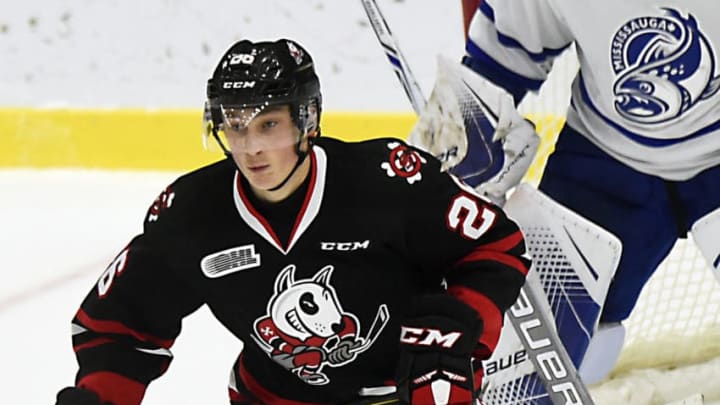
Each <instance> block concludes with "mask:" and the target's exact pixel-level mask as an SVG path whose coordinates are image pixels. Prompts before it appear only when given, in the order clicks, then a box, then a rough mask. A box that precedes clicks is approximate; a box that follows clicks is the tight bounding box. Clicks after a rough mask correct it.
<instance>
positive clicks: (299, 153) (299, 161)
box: [267, 136, 312, 191]
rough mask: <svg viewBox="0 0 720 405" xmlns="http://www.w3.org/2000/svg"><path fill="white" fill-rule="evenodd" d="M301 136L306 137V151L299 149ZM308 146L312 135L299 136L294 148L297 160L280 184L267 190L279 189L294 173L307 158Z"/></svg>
mask: <svg viewBox="0 0 720 405" xmlns="http://www.w3.org/2000/svg"><path fill="white" fill-rule="evenodd" d="M303 138H307V140H308V151H307V152H303V151H302V150H300V145H302V140H303ZM310 148H312V137H310V136H303V137H300V140H299V141H298V143H297V147H296V148H295V153H297V157H298V159H297V161H296V162H295V166H293V168H292V170H290V173H288V175H287V176H285V179H284V180H283V181H281V182H280V184H278V185H277V186H275V187H273V188H269V189H267V191H277V190H279V189H281V188H282V187H283V186H284V185H285V184H286V183H287V182H288V180H290V178H291V177H292V176H293V174H295V172H296V171H297V169H298V168H299V167H300V165H301V164H303V162H304V161H305V159H306V158H307V156H308V154H309V151H310Z"/></svg>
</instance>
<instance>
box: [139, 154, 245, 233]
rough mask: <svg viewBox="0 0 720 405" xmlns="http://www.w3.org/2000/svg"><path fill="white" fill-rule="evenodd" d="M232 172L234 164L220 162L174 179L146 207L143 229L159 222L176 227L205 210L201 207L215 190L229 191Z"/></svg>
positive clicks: (225, 160)
mask: <svg viewBox="0 0 720 405" xmlns="http://www.w3.org/2000/svg"><path fill="white" fill-rule="evenodd" d="M235 170H236V168H235V165H234V164H233V163H232V162H231V161H230V160H229V159H224V160H222V161H219V162H216V163H213V164H210V165H207V166H204V167H201V168H199V169H197V170H194V171H192V172H189V173H186V174H184V175H182V176H180V177H178V178H177V179H176V180H175V181H174V182H172V183H171V184H170V185H169V186H167V187H166V188H165V189H164V190H162V191H161V192H160V194H159V195H158V196H157V197H156V198H155V200H154V201H153V202H152V204H151V205H150V207H149V208H148V210H147V214H146V216H145V227H146V229H147V228H148V227H151V228H152V227H153V226H154V225H155V224H159V223H165V224H167V225H171V224H175V225H177V224H178V223H180V222H183V221H185V220H186V219H187V218H190V217H191V216H193V215H195V214H194V213H201V212H203V211H205V210H204V208H203V207H206V206H208V205H209V204H211V200H212V198H211V197H210V196H213V195H217V193H218V191H219V190H218V188H219V187H223V188H224V189H225V190H226V191H227V190H230V189H231V188H230V187H229V185H230V184H232V183H231V182H232V179H233V177H234V175H235ZM228 192H229V191H228ZM208 209H209V208H208Z"/></svg>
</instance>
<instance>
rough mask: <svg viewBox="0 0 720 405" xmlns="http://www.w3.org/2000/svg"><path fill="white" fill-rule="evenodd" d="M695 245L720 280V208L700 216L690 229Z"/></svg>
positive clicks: (719, 280)
mask: <svg viewBox="0 0 720 405" xmlns="http://www.w3.org/2000/svg"><path fill="white" fill-rule="evenodd" d="M690 233H691V234H692V237H693V240H694V241H695V245H696V246H697V247H698V249H699V250H700V253H702V255H703V257H705V260H707V262H708V264H710V267H711V268H712V269H713V274H715V278H716V279H717V280H718V282H720V208H718V209H716V210H715V211H712V212H711V213H709V214H707V215H705V216H704V217H702V218H700V219H699V220H698V221H697V222H695V223H694V224H693V226H692V228H691V229H690Z"/></svg>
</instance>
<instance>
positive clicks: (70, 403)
mask: <svg viewBox="0 0 720 405" xmlns="http://www.w3.org/2000/svg"><path fill="white" fill-rule="evenodd" d="M55 405H113V404H111V403H110V402H100V398H99V397H98V396H97V394H96V393H94V392H92V391H90V390H86V389H84V388H77V387H67V388H63V389H62V390H60V392H58V394H57V402H55Z"/></svg>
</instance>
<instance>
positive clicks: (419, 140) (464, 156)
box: [408, 56, 540, 205]
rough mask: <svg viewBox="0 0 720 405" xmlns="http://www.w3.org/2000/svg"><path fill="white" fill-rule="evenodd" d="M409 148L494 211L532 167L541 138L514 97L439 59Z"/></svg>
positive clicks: (475, 75)
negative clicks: (472, 190)
mask: <svg viewBox="0 0 720 405" xmlns="http://www.w3.org/2000/svg"><path fill="white" fill-rule="evenodd" d="M408 142H409V143H411V144H412V145H414V146H416V147H419V148H421V149H424V150H426V151H429V152H430V153H432V154H433V155H434V156H435V157H437V158H438V159H439V160H440V161H441V162H442V163H443V168H444V169H445V170H448V171H449V172H451V173H453V174H454V175H456V176H457V177H459V178H460V179H462V180H463V181H464V182H465V183H467V184H469V185H470V186H472V187H475V188H476V189H477V190H478V191H480V192H481V193H482V194H484V195H485V196H487V197H489V198H490V199H491V200H493V202H495V203H497V204H498V205H503V204H504V203H505V197H506V193H507V192H508V191H509V190H510V189H512V188H513V187H515V186H516V185H517V184H518V183H520V180H522V178H523V176H524V175H525V173H526V172H527V169H528V168H529V167H530V164H531V163H532V160H533V158H534V157H535V153H536V151H537V148H538V145H539V142H540V138H539V137H538V136H537V134H536V133H535V127H534V126H533V124H532V123H530V122H529V121H527V120H525V119H523V118H522V117H521V116H520V114H519V113H518V112H517V110H516V109H515V105H514V103H513V99H512V96H511V95H510V94H509V93H507V92H506V91H505V90H503V89H502V88H500V87H498V86H495V85H494V84H492V83H491V82H489V81H487V80H485V79H484V78H482V77H481V76H479V75H477V74H476V73H474V72H473V71H472V70H470V69H469V68H467V67H466V66H464V65H462V64H461V63H459V62H453V61H450V60H449V59H447V58H445V57H442V56H439V57H438V64H437V79H436V81H435V85H434V87H433V90H432V93H431V94H430V99H429V100H428V102H427V104H426V106H425V109H424V110H423V111H422V113H421V114H420V116H419V118H418V121H417V123H416V124H415V127H414V128H413V130H412V132H411V133H410V136H409V137H408Z"/></svg>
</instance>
